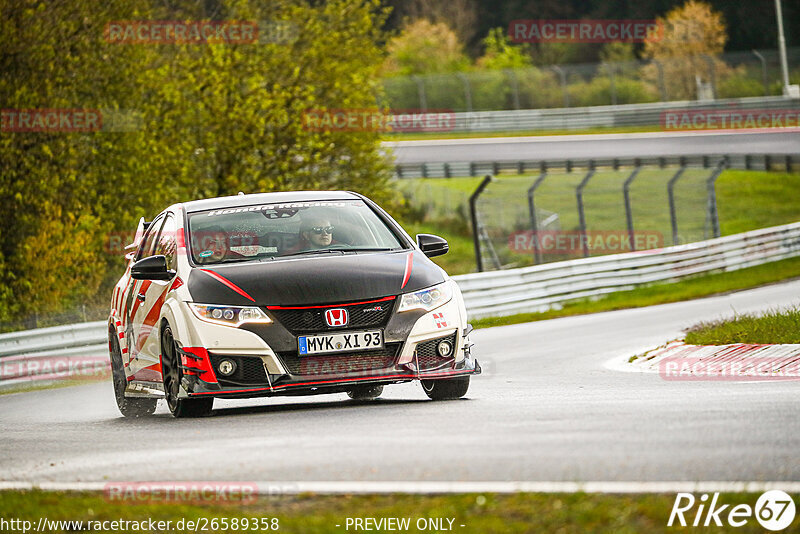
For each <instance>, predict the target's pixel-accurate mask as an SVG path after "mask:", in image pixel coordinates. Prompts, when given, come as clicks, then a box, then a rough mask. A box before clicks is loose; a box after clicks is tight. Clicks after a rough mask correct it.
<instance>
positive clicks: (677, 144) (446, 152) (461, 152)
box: [383, 129, 800, 164]
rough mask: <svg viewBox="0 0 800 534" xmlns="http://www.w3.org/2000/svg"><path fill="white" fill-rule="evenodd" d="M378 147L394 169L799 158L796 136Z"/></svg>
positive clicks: (572, 138) (608, 137) (799, 136)
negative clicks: (690, 158)
mask: <svg viewBox="0 0 800 534" xmlns="http://www.w3.org/2000/svg"><path fill="white" fill-rule="evenodd" d="M383 147H384V148H391V149H392V151H393V152H394V156H395V163H397V164H401V163H443V162H463V161H520V160H541V159H569V158H572V159H588V158H625V157H659V156H691V155H703V154H799V153H800V130H797V129H794V130H786V131H782V132H775V131H770V132H759V131H747V132H694V133H692V132H649V133H634V134H591V135H561V136H558V135H557V136H544V137H497V138H481V139H430V140H420V141H396V142H385V143H383Z"/></svg>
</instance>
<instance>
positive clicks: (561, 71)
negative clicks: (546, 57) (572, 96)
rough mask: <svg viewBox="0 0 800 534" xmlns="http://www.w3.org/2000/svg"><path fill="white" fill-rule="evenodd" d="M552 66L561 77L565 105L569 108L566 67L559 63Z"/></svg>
mask: <svg viewBox="0 0 800 534" xmlns="http://www.w3.org/2000/svg"><path fill="white" fill-rule="evenodd" d="M550 68H551V69H553V70H554V71H556V74H558V77H559V79H560V81H561V92H562V93H563V95H564V107H565V108H568V107H569V92H568V91H567V73H566V72H564V69H562V68H561V67H559V66H558V65H553V66H552V67H550Z"/></svg>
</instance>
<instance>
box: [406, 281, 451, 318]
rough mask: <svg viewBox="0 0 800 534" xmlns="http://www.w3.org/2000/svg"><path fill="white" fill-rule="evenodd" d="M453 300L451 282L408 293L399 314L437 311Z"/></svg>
mask: <svg viewBox="0 0 800 534" xmlns="http://www.w3.org/2000/svg"><path fill="white" fill-rule="evenodd" d="M452 298H453V288H452V287H451V286H450V282H445V283H443V284H439V285H438V286H433V287H429V288H428V289H423V290H421V291H416V292H414V293H406V294H405V295H403V298H402V300H401V301H400V309H399V310H398V312H404V311H408V310H425V311H431V310H435V309H436V308H438V307H439V306H442V305H443V304H447V303H448V302H450V299H452Z"/></svg>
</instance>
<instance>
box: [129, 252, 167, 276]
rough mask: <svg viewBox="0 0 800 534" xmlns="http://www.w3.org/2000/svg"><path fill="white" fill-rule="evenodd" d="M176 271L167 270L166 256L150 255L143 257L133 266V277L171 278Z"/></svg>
mask: <svg viewBox="0 0 800 534" xmlns="http://www.w3.org/2000/svg"><path fill="white" fill-rule="evenodd" d="M173 276H175V271H168V270H167V258H166V257H165V256H149V257H147V258H142V259H141V260H139V261H137V262H136V263H134V264H133V265H132V266H131V278H133V279H134V280H170V279H172V277H173Z"/></svg>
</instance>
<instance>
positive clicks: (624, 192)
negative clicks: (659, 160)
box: [622, 160, 641, 251]
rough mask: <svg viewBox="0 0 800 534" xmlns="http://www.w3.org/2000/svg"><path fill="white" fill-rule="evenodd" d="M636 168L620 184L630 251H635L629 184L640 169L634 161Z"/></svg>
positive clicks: (637, 162)
mask: <svg viewBox="0 0 800 534" xmlns="http://www.w3.org/2000/svg"><path fill="white" fill-rule="evenodd" d="M635 164H636V168H635V169H633V172H632V173H631V174H630V176H628V178H627V179H626V180H625V183H623V184H622V196H623V197H624V199H625V221H626V223H627V225H628V246H629V247H630V248H631V250H632V251H633V250H636V245H634V234H633V209H632V207H631V192H630V188H631V184H632V183H633V181H634V180H635V179H636V176H637V175H638V174H639V171H640V170H641V167H640V166H639V161H638V160H637V161H636V163H635Z"/></svg>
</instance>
